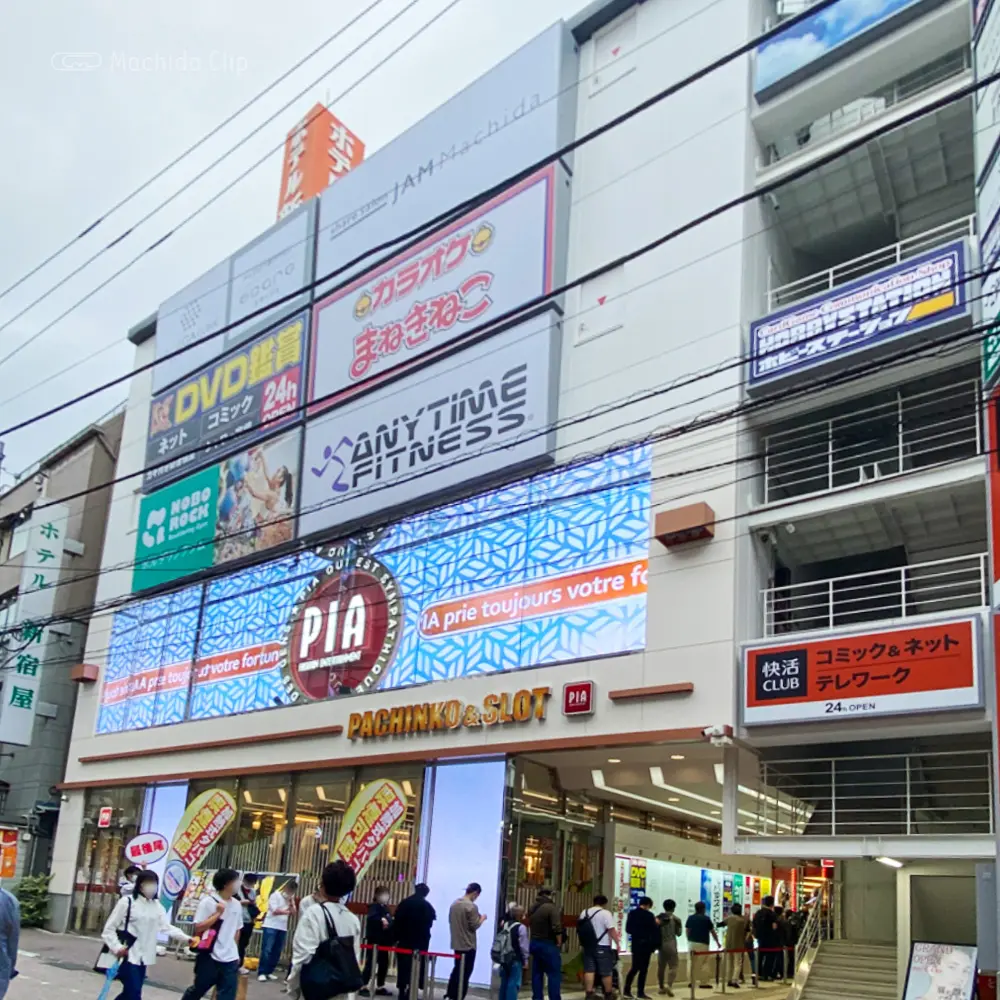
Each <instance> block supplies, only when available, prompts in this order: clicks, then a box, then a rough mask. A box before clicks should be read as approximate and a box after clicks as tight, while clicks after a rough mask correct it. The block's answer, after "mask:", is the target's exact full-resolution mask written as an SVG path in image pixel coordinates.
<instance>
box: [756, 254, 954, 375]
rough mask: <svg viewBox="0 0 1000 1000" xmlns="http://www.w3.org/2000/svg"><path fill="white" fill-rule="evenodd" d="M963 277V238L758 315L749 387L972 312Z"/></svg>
mask: <svg viewBox="0 0 1000 1000" xmlns="http://www.w3.org/2000/svg"><path fill="white" fill-rule="evenodd" d="M965 274H966V246H965V243H964V241H958V242H955V243H951V244H949V245H948V246H945V247H941V248H940V249H938V250H933V251H931V252H929V253H926V254H922V255H921V256H919V257H913V258H910V259H909V260H906V261H903V262H902V263H900V264H896V265H894V266H892V267H887V268H884V269H883V270H881V271H879V272H877V274H876V275H874V276H872V277H865V278H859V279H858V280H857V281H852V282H848V283H847V284H846V285H840V286H838V287H837V288H835V289H834V290H833V291H831V292H828V293H826V294H824V295H821V296H816V297H815V298H812V299H809V300H808V301H806V302H802V303H796V304H795V305H792V306H789V307H788V308H787V309H781V310H778V311H777V312H772V313H770V314H768V315H767V316H765V317H764V318H763V319H759V320H756V321H755V322H753V323H751V324H750V354H751V359H750V378H749V381H750V384H751V386H753V385H759V384H761V383H763V382H769V381H771V380H772V379H777V378H780V377H783V376H786V375H790V374H792V373H793V372H798V371H801V370H803V369H807V368H813V367H815V366H817V365H820V364H823V363H825V362H827V361H830V360H832V359H834V358H840V357H844V356H845V355H849V354H853V353H855V352H857V351H861V350H864V349H867V348H870V347H873V346H875V345H876V344H882V343H885V342H888V341H890V340H895V339H897V338H899V337H904V336H907V335H909V334H912V333H915V332H916V331H918V330H923V329H925V328H926V327H929V326H933V325H934V324H937V323H943V322H945V321H947V320H952V319H955V318H957V317H960V316H965V315H967V314H968V312H969V296H968V292H967V291H966V287H965V284H966V283H965V280H964V279H965Z"/></svg>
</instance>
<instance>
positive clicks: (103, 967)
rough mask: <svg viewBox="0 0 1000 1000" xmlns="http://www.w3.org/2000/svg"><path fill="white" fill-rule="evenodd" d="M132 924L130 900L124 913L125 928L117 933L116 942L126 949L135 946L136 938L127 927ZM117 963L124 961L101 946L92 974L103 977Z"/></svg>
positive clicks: (104, 945)
mask: <svg viewBox="0 0 1000 1000" xmlns="http://www.w3.org/2000/svg"><path fill="white" fill-rule="evenodd" d="M131 922H132V900H131V899H130V900H129V901H128V909H127V910H126V911H125V926H124V927H123V928H122V929H121V930H119V931H118V932H117V934H118V940H119V941H121V943H122V944H123V945H124V946H125V947H126V948H131V947H132V945H134V944H135V941H136V937H135V935H134V934H132V933H131V932H130V931H129V929H128V925H129V924H130V923H131ZM119 961H124V960H123V959H119V958H118V956H117V955H112V954H111V949H110V948H109V947H108V946H107V945H106V944H102V945H101V950H100V951H99V952H98V953H97V960H96V961H95V962H94V972H99V973H100V974H101V975H102V976H103V975H105V974H106V973H107V972H108V970H109V969H111V968H112V967H115V966H117V965H118V963H119Z"/></svg>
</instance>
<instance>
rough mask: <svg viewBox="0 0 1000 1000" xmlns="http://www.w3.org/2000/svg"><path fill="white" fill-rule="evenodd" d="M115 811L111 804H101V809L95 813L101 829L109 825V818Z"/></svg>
mask: <svg viewBox="0 0 1000 1000" xmlns="http://www.w3.org/2000/svg"><path fill="white" fill-rule="evenodd" d="M114 814H115V811H114V809H112V807H111V806H101V811H100V812H99V813H98V814H97V825H98V827H99V828H100V829H101V830H106V829H107V828H108V827H109V826H111V818H112V817H113V816H114Z"/></svg>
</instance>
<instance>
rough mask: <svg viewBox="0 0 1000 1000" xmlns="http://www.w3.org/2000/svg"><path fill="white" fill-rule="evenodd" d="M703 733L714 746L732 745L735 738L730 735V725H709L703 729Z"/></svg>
mask: <svg viewBox="0 0 1000 1000" xmlns="http://www.w3.org/2000/svg"><path fill="white" fill-rule="evenodd" d="M701 735H702V736H704V737H706V738H707V739H708V740H709V742H710V743H711V744H712V746H713V747H731V746H732V745H733V738H732V736H730V735H729V727H728V726H708V727H707V728H705V729H703V730H702V731H701Z"/></svg>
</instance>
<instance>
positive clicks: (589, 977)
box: [576, 896, 621, 997]
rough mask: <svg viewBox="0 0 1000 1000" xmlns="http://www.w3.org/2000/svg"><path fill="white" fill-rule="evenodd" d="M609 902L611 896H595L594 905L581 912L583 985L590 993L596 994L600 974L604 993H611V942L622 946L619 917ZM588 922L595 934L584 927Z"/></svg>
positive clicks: (612, 953) (613, 962) (609, 994)
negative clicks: (595, 989) (595, 980)
mask: <svg viewBox="0 0 1000 1000" xmlns="http://www.w3.org/2000/svg"><path fill="white" fill-rule="evenodd" d="M607 905H608V897H607V896H595V897H594V905H593V906H590V907H588V908H587V909H586V910H584V911H583V913H581V914H580V919H579V921H577V925H576V926H577V934H578V935H579V937H580V943H581V944H582V945H583V988H584V989H585V990H586V992H587V996H588V997H589V996H593V994H594V979H595V978H596V977H597V976H600V977H601V983H602V985H603V986H604V996H605V997H610V996H611V977H612V969H613V968H614V964H615V955H614V951H613V950H612V948H611V945H612V943H613V944H614V945H615V947H616V948H621V936H620V935H619V933H618V928H617V927H615V918H614V917H613V916H612V915H611V912H610V911H609V910H606V909H605V907H606V906H607ZM584 922H586V923H587V924H588V925H589V927H590V929H591V930H592V932H593V933H592V934H588V933H586V932H584V931H583V930H582V928H581V925H582V924H583V923H584ZM585 940H589V941H590V942H591V945H590V947H588V945H587V944H586V943H585Z"/></svg>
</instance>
